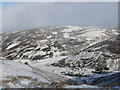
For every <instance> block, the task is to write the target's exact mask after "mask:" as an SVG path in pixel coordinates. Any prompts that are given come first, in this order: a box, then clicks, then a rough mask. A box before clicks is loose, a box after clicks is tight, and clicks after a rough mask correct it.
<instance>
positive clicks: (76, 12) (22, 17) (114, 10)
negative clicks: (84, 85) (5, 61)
mask: <svg viewBox="0 0 120 90" xmlns="http://www.w3.org/2000/svg"><path fill="white" fill-rule="evenodd" d="M117 4H118V3H117V2H116V3H115V2H111V3H110V2H103V3H102V2H98V3H95V2H89V3H88V2H85V3H82V2H76V3H75V2H71V3H69V2H67V3H65V2H63V3H62V2H60V3H59V2H54V3H53V2H49V3H47V2H44V3H40V2H36V3H33V2H23V3H22V2H21V3H10V2H9V3H3V7H2V30H3V32H6V31H12V30H24V29H31V28H37V27H41V26H56V25H57V26H66V25H69V26H117V24H118V6H117Z"/></svg>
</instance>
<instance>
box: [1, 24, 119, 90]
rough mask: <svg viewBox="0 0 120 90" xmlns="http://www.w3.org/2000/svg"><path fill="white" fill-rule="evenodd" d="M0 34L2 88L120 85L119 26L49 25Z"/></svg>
mask: <svg viewBox="0 0 120 90" xmlns="http://www.w3.org/2000/svg"><path fill="white" fill-rule="evenodd" d="M0 37H2V40H1V41H0V46H1V48H0V50H1V51H2V52H0V67H1V68H0V73H1V76H0V83H1V84H0V88H2V87H3V88H101V87H109V88H113V87H114V88H119V87H120V47H119V46H120V35H119V32H118V30H117V29H115V28H103V27H76V26H51V27H50V26H48V27H40V28H37V29H33V30H23V31H14V32H6V33H2V34H0Z"/></svg>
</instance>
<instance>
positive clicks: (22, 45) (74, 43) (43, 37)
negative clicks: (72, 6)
mask: <svg viewBox="0 0 120 90" xmlns="http://www.w3.org/2000/svg"><path fill="white" fill-rule="evenodd" d="M117 34H118V32H117V30H114V29H109V28H100V27H75V26H64V27H62V26H54V27H41V28H38V29H34V30H24V31H15V32H9V33H3V34H2V53H3V56H4V57H6V58H7V59H10V60H12V59H30V60H39V59H45V58H51V57H56V56H65V55H70V54H75V53H76V52H79V51H80V50H83V49H85V48H87V47H89V46H91V45H94V44H96V43H99V42H101V41H104V40H107V39H109V38H110V37H113V36H115V35H117Z"/></svg>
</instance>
